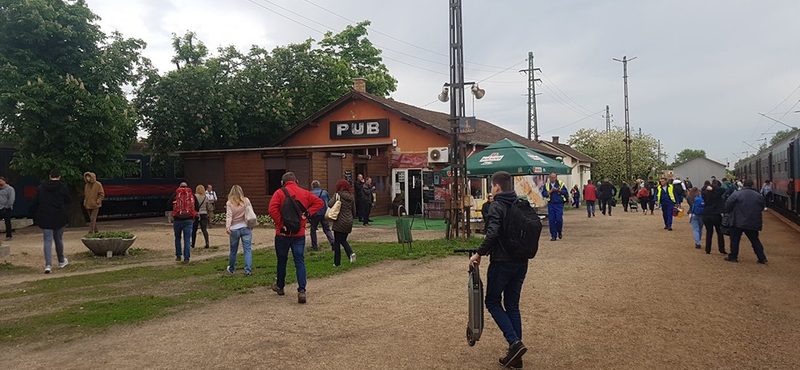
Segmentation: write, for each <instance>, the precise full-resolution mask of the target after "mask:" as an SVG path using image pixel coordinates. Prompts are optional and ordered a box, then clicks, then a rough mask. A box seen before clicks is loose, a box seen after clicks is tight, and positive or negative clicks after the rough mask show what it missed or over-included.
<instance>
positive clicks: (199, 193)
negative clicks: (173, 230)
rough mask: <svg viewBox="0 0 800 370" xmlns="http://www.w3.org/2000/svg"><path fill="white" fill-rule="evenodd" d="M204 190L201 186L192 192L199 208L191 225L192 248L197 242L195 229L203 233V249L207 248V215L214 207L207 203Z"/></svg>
mask: <svg viewBox="0 0 800 370" xmlns="http://www.w3.org/2000/svg"><path fill="white" fill-rule="evenodd" d="M206 195H207V194H206V188H205V187H204V186H203V185H197V188H195V191H194V197H195V199H197V204H198V205H199V206H198V207H200V210H199V211H197V218H195V219H194V225H192V248H194V246H195V242H197V229H198V227H199V228H200V230H202V231H203V238H205V240H206V246H205V248H208V247H209V245H208V215H209V214H211V213H212V212H214V205H213V203H212V202H211V201H209V199H208V196H206Z"/></svg>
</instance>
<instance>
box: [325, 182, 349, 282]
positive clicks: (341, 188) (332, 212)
mask: <svg viewBox="0 0 800 370" xmlns="http://www.w3.org/2000/svg"><path fill="white" fill-rule="evenodd" d="M328 207H330V208H329V209H328V212H327V213H326V214H325V216H326V217H328V218H329V219H332V220H333V226H332V227H331V229H333V265H334V266H336V267H339V266H340V265H341V264H342V250H341V247H344V252H345V253H347V255H348V256H350V263H355V262H356V254H355V253H353V248H351V247H350V243H348V242H347V236H348V235H350V233H351V232H352V231H353V216H354V215H355V209H356V202H355V197H354V196H353V190H352V189H351V188H350V183H349V182H347V180H345V179H341V180H339V182H337V183H336V194H335V195H334V197H333V199H331V200H330V202H328Z"/></svg>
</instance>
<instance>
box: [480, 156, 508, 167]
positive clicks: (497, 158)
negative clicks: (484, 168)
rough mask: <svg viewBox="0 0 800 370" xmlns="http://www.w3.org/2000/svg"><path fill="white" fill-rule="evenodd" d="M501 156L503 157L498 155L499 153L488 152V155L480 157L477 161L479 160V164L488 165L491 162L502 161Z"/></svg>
mask: <svg viewBox="0 0 800 370" xmlns="http://www.w3.org/2000/svg"><path fill="white" fill-rule="evenodd" d="M503 157H505V156H504V155H500V153H492V154H489V155H487V156H485V157H482V158H481V159H480V160H479V161H478V162H480V163H481V165H490V164H492V163H494V162H500V161H502V160H503Z"/></svg>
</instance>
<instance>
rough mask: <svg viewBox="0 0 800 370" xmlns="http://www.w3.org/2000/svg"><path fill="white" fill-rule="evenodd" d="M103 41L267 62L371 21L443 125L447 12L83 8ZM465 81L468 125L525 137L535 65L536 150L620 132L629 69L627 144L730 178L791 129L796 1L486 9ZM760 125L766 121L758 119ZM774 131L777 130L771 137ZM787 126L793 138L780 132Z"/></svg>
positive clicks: (103, 1)
mask: <svg viewBox="0 0 800 370" xmlns="http://www.w3.org/2000/svg"><path fill="white" fill-rule="evenodd" d="M87 3H88V4H89V7H90V8H91V9H92V10H93V11H94V12H95V13H96V14H97V15H98V16H100V17H101V20H100V21H99V24H100V26H101V27H102V28H103V30H104V31H106V32H111V31H115V30H116V31H120V32H121V33H122V34H123V35H124V36H125V37H135V38H140V39H143V40H144V41H145V42H147V44H148V46H147V49H146V50H145V51H144V55H145V56H146V57H148V58H150V59H151V60H152V61H153V63H154V64H155V66H156V67H158V69H159V70H160V71H161V72H165V71H168V70H171V69H173V68H174V67H173V66H172V65H171V63H170V59H171V58H172V55H173V51H172V46H171V37H172V34H173V33H176V34H178V35H182V34H183V33H185V32H186V31H194V32H196V33H197V35H198V37H199V39H200V40H202V41H203V42H204V43H205V44H206V46H208V47H209V49H210V50H216V48H218V47H221V46H228V45H234V46H236V47H237V48H238V49H239V50H243V51H246V50H248V49H249V48H250V46H252V45H259V46H261V47H265V48H268V49H271V48H273V47H275V46H282V45H286V44H290V43H299V42H302V41H304V40H306V39H308V38H313V39H315V40H320V39H321V38H322V32H325V31H333V32H338V31H340V30H342V29H343V28H344V27H346V26H347V25H348V24H352V23H354V22H357V21H362V20H370V21H371V22H372V26H371V28H370V34H369V38H370V40H371V41H372V42H373V43H374V44H375V45H376V46H378V47H379V48H381V49H382V50H383V57H384V63H385V64H386V65H387V67H388V68H389V71H390V73H391V74H392V75H393V76H394V77H395V78H396V79H397V80H398V85H397V91H395V92H394V93H392V94H391V97H392V98H394V99H395V100H398V101H401V102H405V103H408V104H413V105H417V106H421V107H425V108H426V109H431V110H437V111H442V112H449V104H447V103H441V102H439V101H438V100H436V96H437V94H438V93H439V92H440V91H441V88H442V84H443V83H445V82H448V81H449V57H448V53H449V9H448V7H449V1H448V0H438V1H434V0H405V1H374V0H335V1H334V0H224V1H221V0H131V1H118V0H87ZM462 7H463V10H462V19H463V35H464V60H465V76H466V80H468V81H477V82H479V83H480V87H481V88H483V89H485V90H486V96H485V97H484V98H483V99H481V100H473V99H472V98H471V97H470V96H469V95H468V97H467V115H475V116H477V117H478V118H480V119H484V120H487V121H489V122H492V123H494V124H497V125H499V126H502V127H504V128H506V129H508V130H511V131H514V132H516V133H518V134H520V135H523V136H527V122H528V105H527V103H528V98H527V94H528V82H527V81H528V80H527V76H526V75H525V74H522V73H520V72H519V70H521V69H525V68H527V66H528V62H527V56H528V52H533V53H534V56H535V57H534V63H535V67H537V68H541V73H537V74H536V77H537V78H539V79H541V80H542V81H541V82H540V83H537V86H536V92H537V94H541V95H537V97H536V99H537V112H538V122H539V133H540V139H542V140H551V139H552V136H559V137H560V140H561V141H562V142H564V141H566V140H568V138H569V136H570V135H571V134H573V133H574V132H575V131H577V130H579V129H581V128H595V129H600V130H604V129H605V125H606V121H605V118H604V116H605V107H606V105H608V106H609V107H610V113H611V116H612V121H613V122H612V125H614V126H623V127H624V125H625V118H624V117H625V111H624V94H623V78H622V77H623V66H622V63H620V62H617V61H614V60H613V58H617V59H622V57H623V56H627V57H628V59H631V58H633V57H636V59H635V60H632V61H630V62H628V89H629V107H630V109H629V116H630V125H631V132H632V133H633V134H635V133H637V132H638V131H639V130H640V129H641V131H642V133H644V134H650V135H652V136H653V137H655V138H657V139H659V140H660V141H661V143H662V146H663V150H664V151H665V152H666V153H668V156H669V157H668V162H671V161H672V160H673V159H674V155H675V154H677V153H678V152H680V151H681V150H683V149H687V148H690V149H703V150H705V151H706V153H707V156H708V157H709V158H711V159H714V160H716V161H718V162H720V163H723V164H724V163H727V162H729V163H730V164H731V165H733V164H734V163H735V162H736V160H738V159H739V158H740V157H745V156H746V155H747V154H753V152H754V147H758V146H759V145H760V144H761V143H763V142H764V140H767V141H768V140H769V138H771V137H772V135H773V134H774V133H775V132H777V131H778V130H782V129H786V128H788V126H792V127H795V126H800V47H798V46H800V28H798V26H797V23H796V18H797V15H798V14H800V1H796V0H765V1H744V0H702V1H698V0H671V1H661V2H654V1H634V0H630V1H628V0H615V1H611V0H605V1H604V0H592V1H589V0H586V1H574V0H560V1H545V0H526V1H519V0H517V1H511V0H493V1H470V0H464V1H463V4H462ZM759 113H762V114H764V115H766V117H764V116H762V115H760V114H759ZM773 120H777V121H780V122H782V123H777V122H775V121H773ZM787 125H788V126H787Z"/></svg>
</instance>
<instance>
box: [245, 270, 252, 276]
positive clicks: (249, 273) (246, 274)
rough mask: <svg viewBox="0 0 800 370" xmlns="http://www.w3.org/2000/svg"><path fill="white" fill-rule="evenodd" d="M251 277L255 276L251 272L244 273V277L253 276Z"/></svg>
mask: <svg viewBox="0 0 800 370" xmlns="http://www.w3.org/2000/svg"><path fill="white" fill-rule="evenodd" d="M251 275H253V273H252V272H250V271H245V272H244V276H251Z"/></svg>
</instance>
